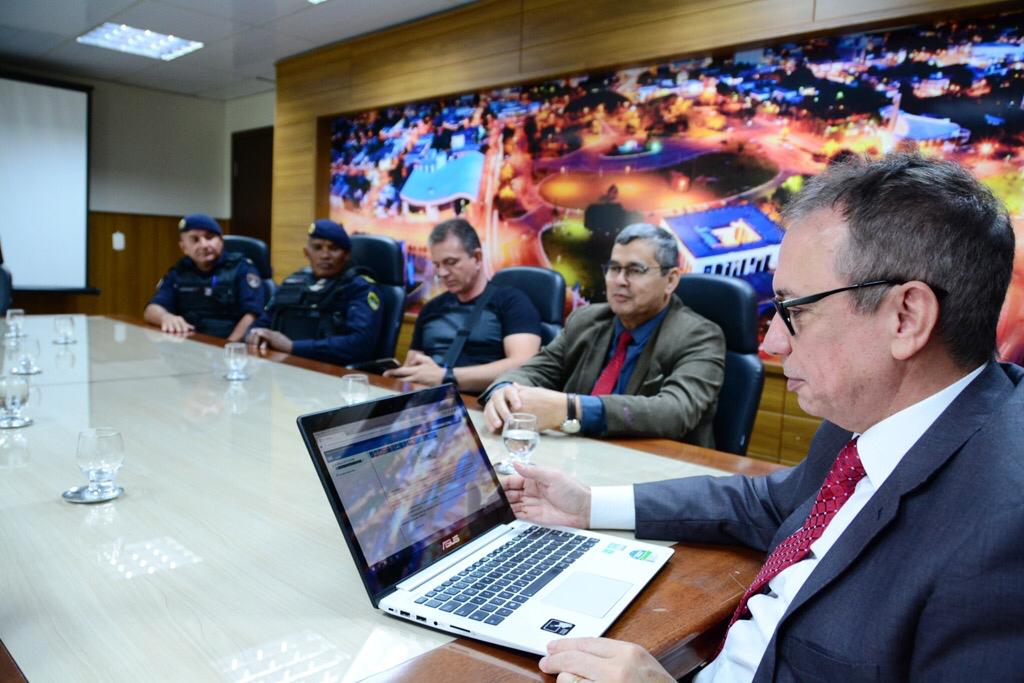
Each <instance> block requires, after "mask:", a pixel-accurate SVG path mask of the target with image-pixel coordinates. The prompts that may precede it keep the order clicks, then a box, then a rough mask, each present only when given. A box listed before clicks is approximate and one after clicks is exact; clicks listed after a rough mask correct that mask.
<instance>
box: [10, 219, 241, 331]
mask: <svg viewBox="0 0 1024 683" xmlns="http://www.w3.org/2000/svg"><path fill="white" fill-rule="evenodd" d="M179 220H181V216H143V215H139V214H127V213H107V212H102V211H92V212H90V213H89V228H88V229H89V255H88V259H89V269H88V271H89V285H90V286H91V287H95V288H97V289H99V290H100V291H99V294H63V293H59V292H53V293H50V292H15V293H14V306H16V307H18V308H24V309H25V312H26V313H29V314H36V313H87V314H90V315H111V314H117V315H132V316H136V317H141V316H142V309H143V308H144V307H145V305H146V302H147V301H149V298H150V297H151V296H152V295H153V291H154V289H155V288H156V283H157V281H158V280H159V279H160V278H161V277H163V274H164V273H166V272H167V269H168V268H170V267H171V266H172V265H173V264H174V262H175V261H177V260H178V259H179V258H180V257H181V249H179V247H178V221H179ZM218 220H219V222H220V224H221V225H222V226H223V227H224V229H225V230H226V231H227V230H228V229H229V222H228V221H226V220H223V219H218ZM117 231H120V232H122V233H124V236H125V248H124V250H123V251H114V248H113V235H114V233H115V232H117ZM40 248H43V247H42V246H41V247H40ZM14 284H15V286H17V284H18V283H17V282H15V283H14Z"/></svg>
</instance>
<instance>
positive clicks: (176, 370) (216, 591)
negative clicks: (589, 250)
mask: <svg viewBox="0 0 1024 683" xmlns="http://www.w3.org/2000/svg"><path fill="white" fill-rule="evenodd" d="M25 329H26V332H27V333H28V334H30V335H32V334H36V335H38V336H39V338H40V340H41V341H45V344H41V346H43V347H44V349H43V353H42V354H41V355H40V359H39V364H40V365H41V367H42V368H43V372H42V373H41V374H40V375H36V376H35V377H34V378H33V380H32V382H33V386H34V387H36V388H37V391H36V394H37V397H36V398H35V399H33V401H34V402H30V404H29V406H27V407H26V412H29V411H30V412H31V417H33V419H34V420H35V424H34V425H32V426H30V427H27V428H24V429H20V430H7V432H6V433H4V434H0V538H3V539H4V546H5V547H4V552H3V553H2V556H0V576H2V577H4V591H3V595H4V597H3V601H4V608H3V611H2V614H3V617H2V621H0V640H2V641H3V643H4V644H5V645H6V646H7V648H8V650H9V651H10V653H11V656H12V657H13V658H14V660H15V661H16V662H17V664H18V666H20V668H21V669H22V671H23V672H24V674H25V676H26V677H27V678H28V679H29V680H31V681H36V680H39V681H48V680H62V681H70V680H103V681H116V680H124V681H139V680H176V681H180V680H189V681H205V680H209V681H238V682H241V681H278V680H288V679H290V678H298V677H299V676H300V675H310V676H311V677H310V679H309V680H340V681H355V680H361V679H363V678H366V677H368V676H372V675H374V674H377V673H379V672H382V671H385V670H386V669H389V668H391V667H394V666H397V665H399V664H401V663H402V662H405V661H406V660H408V659H410V658H413V657H416V656H419V655H422V654H424V653H426V652H429V651H431V650H432V649H434V648H437V647H438V646H441V645H443V644H445V643H447V642H450V641H451V638H449V637H448V636H446V635H442V634H440V633H436V632H433V631H430V630H427V629H425V628H419V627H417V626H415V625H412V624H408V623H405V622H402V621H399V620H396V619H393V618H389V617H386V616H384V615H383V614H382V613H380V612H378V611H376V610H374V609H372V607H371V605H370V602H369V600H368V599H367V597H366V594H365V591H364V590H363V586H362V583H361V581H360V579H359V577H358V575H357V574H356V571H355V567H354V565H353V563H352V561H351V559H350V556H349V553H348V550H347V548H346V546H345V543H344V539H343V538H342V535H341V532H340V530H339V529H338V526H337V523H336V521H335V518H334V515H333V513H332V511H331V508H330V506H329V504H328V502H327V499H326V497H325V495H324V493H323V490H322V488H321V486H320V482H319V480H318V479H317V476H316V473H315V471H314V469H313V467H312V464H311V463H310V460H309V455H308V454H307V452H306V449H305V447H304V446H303V444H302V441H301V439H300V437H299V434H298V430H297V428H296V426H295V418H296V416H298V415H300V414H302V413H307V412H312V411H318V410H323V409H327V408H331V407H334V406H336V405H339V404H340V403H341V396H340V393H339V392H340V385H341V382H340V380H339V378H338V377H337V376H333V375H328V374H323V373H320V372H315V371H313V370H309V369H304V368H302V367H295V366H292V365H289V364H284V363H278V362H270V361H268V360H265V359H253V361H252V362H251V363H250V364H249V366H248V367H247V369H246V372H247V373H248V374H249V376H250V379H248V380H247V381H244V382H229V381H227V380H225V379H224V378H223V375H224V374H225V372H226V369H227V368H226V365H225V362H224V357H223V352H222V350H221V349H220V348H218V347H217V346H215V345H211V344H206V343H200V342H197V341H193V340H190V339H181V338H174V337H171V336H169V335H165V334H162V333H160V332H158V331H156V330H154V329H152V328H145V327H141V326H138V325H134V324H130V323H126V322H121V321H117V320H112V319H107V318H100V317H90V318H88V319H86V318H84V316H76V322H75V330H76V336H77V343H76V344H74V345H68V346H59V345H56V344H52V343H51V340H50V337H52V336H53V322H52V317H51V316H28V317H27V318H26V322H25ZM69 353H70V354H73V356H74V360H73V362H68V360H67V355H66V354H69ZM61 358H63V360H61ZM386 393H388V390H387V389H384V388H381V387H378V386H371V387H370V396H371V398H375V397H378V396H381V395H384V394H386ZM481 417H482V415H481V414H479V413H475V420H476V421H477V424H478V427H479V424H480V418H481ZM89 426H105V427H113V428H115V429H118V430H120V431H121V432H122V433H123V434H124V440H125V450H126V454H127V457H126V459H125V464H124V467H123V468H122V470H121V473H120V475H119V476H118V479H117V481H118V483H119V484H120V485H122V486H124V488H125V495H124V496H123V497H121V498H120V499H118V500H115V501H112V502H109V503H104V504H98V505H92V506H90V505H70V504H67V503H65V502H63V501H62V500H61V495H60V494H61V492H62V491H63V490H65V489H67V488H68V487H70V486H72V485H79V484H82V483H84V478H83V476H82V474H81V472H79V470H78V468H77V467H76V464H75V457H74V456H75V441H76V436H77V434H78V432H79V430H81V429H84V428H86V427H89ZM481 435H482V437H483V441H484V444H485V446H486V448H487V451H488V453H489V454H490V455H491V457H492V459H493V460H500V459H501V458H502V457H503V450H502V446H501V440H500V437H498V436H497V435H491V434H489V433H486V432H485V431H484V430H481ZM534 461H535V462H537V463H540V464H544V465H550V466H554V467H559V468H562V469H564V470H566V471H568V472H569V473H571V474H573V475H574V476H577V477H579V478H580V479H582V480H583V481H584V482H587V483H590V484H606V483H627V482H636V481H645V480H652V479H659V478H664V477H672V476H687V475H691V474H697V473H706V472H711V473H714V470H709V469H708V468H705V467H701V466H698V465H692V464H689V463H686V462H681V461H678V460H673V459H667V458H663V457H659V456H657V455H653V454H650V453H645V452H640V451H637V450H632V449H630V448H627V447H624V446H620V445H613V444H608V443H602V442H599V441H592V440H588V439H580V438H571V437H565V436H562V435H557V434H545V435H543V436H542V437H541V443H540V446H539V447H538V449H537V452H536V453H535V455H534ZM304 680H305V679H304Z"/></svg>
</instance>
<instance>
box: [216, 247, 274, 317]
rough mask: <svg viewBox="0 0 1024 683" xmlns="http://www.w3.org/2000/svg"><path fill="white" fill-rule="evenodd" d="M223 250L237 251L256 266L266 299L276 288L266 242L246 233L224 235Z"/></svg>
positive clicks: (268, 298) (267, 299)
mask: <svg viewBox="0 0 1024 683" xmlns="http://www.w3.org/2000/svg"><path fill="white" fill-rule="evenodd" d="M224 251H237V252H240V253H241V254H242V255H243V256H245V257H246V258H248V259H249V260H250V261H252V262H253V265H255V266H256V271H257V272H258V273H259V274H260V277H261V278H263V295H264V297H265V300H266V301H270V297H271V296H272V295H273V294H274V290H275V289H277V285H276V284H274V280H273V277H274V270H273V268H271V267H270V250H269V249H267V243H266V242H264V241H263V240H258V239H256V238H255V237H247V236H246V235H224Z"/></svg>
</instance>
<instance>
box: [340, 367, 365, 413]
mask: <svg viewBox="0 0 1024 683" xmlns="http://www.w3.org/2000/svg"><path fill="white" fill-rule="evenodd" d="M368 398H370V381H369V378H368V377H367V376H366V375H345V376H344V377H342V378H341V399H342V400H343V401H344V402H345V405H349V406H350V405H352V404H353V403H362V402H363V401H365V400H366V399H368Z"/></svg>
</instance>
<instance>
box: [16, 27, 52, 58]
mask: <svg viewBox="0 0 1024 683" xmlns="http://www.w3.org/2000/svg"><path fill="white" fill-rule="evenodd" d="M65 40H67V38H66V37H65V36H63V35H61V34H59V33H49V32H47V31H35V30H33V29H27V28H14V27H12V26H2V25H0V56H5V57H20V58H25V57H36V56H38V55H41V54H43V53H44V52H46V51H47V50H52V49H53V48H55V47H57V46H58V45H60V44H61V43H63V42H64V41H65Z"/></svg>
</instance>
